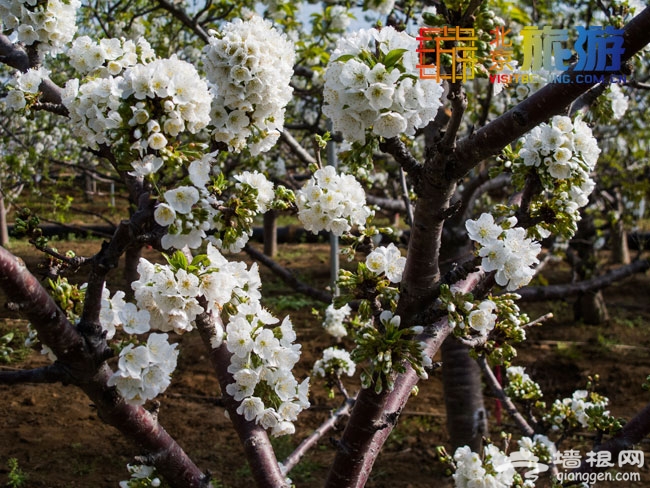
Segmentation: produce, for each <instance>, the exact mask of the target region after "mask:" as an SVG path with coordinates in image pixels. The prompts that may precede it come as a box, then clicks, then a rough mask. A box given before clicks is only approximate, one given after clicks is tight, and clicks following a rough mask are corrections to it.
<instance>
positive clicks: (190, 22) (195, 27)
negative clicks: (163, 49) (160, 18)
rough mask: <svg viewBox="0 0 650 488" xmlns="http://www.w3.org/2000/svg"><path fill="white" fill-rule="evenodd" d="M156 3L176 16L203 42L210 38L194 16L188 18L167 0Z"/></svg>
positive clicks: (159, 0)
mask: <svg viewBox="0 0 650 488" xmlns="http://www.w3.org/2000/svg"><path fill="white" fill-rule="evenodd" d="M158 4H159V5H160V6H161V7H162V8H164V9H165V10H167V11H168V12H169V13H170V14H172V15H173V16H174V17H176V19H178V20H179V21H181V22H182V23H183V24H184V25H185V26H187V27H189V28H190V29H191V30H192V31H193V32H194V33H195V34H196V35H197V36H199V37H200V38H201V40H202V41H203V42H205V43H207V42H208V41H209V40H210V36H209V35H208V33H207V32H206V31H205V29H204V28H203V26H201V24H199V23H198V22H197V20H196V18H195V19H192V18H190V16H189V15H187V13H186V12H185V11H184V10H182V9H180V8H178V7H176V6H175V5H174V4H173V3H172V2H168V1H167V0H158Z"/></svg>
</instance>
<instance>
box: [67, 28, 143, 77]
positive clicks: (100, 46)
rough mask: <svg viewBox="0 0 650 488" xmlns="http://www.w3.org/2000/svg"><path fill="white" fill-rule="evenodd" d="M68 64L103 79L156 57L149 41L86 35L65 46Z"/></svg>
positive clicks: (83, 73)
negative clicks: (95, 37)
mask: <svg viewBox="0 0 650 488" xmlns="http://www.w3.org/2000/svg"><path fill="white" fill-rule="evenodd" d="M67 54H68V57H69V58H70V64H71V65H72V67H73V68H74V69H76V70H77V71H78V72H79V73H81V74H82V75H88V74H90V75H91V76H93V77H100V78H106V77H108V76H117V75H119V74H120V73H121V72H122V71H123V70H125V69H126V68H130V67H132V66H135V65H136V64H138V63H139V62H145V63H146V62H149V61H153V60H154V59H155V57H156V54H155V52H154V51H153V49H152V48H151V45H150V44H149V42H148V41H147V40H146V39H144V38H142V37H141V38H139V39H138V40H137V41H135V42H134V41H132V40H130V39H129V40H127V39H115V38H107V39H100V40H99V41H94V40H92V39H91V38H90V37H88V36H81V37H77V38H76V39H75V40H74V42H73V43H72V46H71V47H70V49H68V52H67Z"/></svg>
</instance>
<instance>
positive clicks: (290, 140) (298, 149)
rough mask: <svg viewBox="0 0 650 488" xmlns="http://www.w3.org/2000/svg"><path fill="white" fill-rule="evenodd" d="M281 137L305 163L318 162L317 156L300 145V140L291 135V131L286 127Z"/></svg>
mask: <svg viewBox="0 0 650 488" xmlns="http://www.w3.org/2000/svg"><path fill="white" fill-rule="evenodd" d="M280 139H281V140H282V142H284V143H285V144H286V145H287V146H289V148H290V149H291V150H292V151H293V153H294V154H295V155H296V156H297V157H298V159H300V160H301V161H302V162H303V163H305V164H308V165H309V164H316V158H314V156H312V155H311V154H309V152H307V150H306V149H305V148H304V147H302V146H301V145H300V143H299V142H298V141H296V139H295V138H294V137H293V136H292V135H291V133H290V132H289V131H288V130H287V129H286V128H285V129H284V130H283V131H282V132H280Z"/></svg>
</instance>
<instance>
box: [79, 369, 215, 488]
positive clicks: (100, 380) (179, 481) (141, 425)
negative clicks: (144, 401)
mask: <svg viewBox="0 0 650 488" xmlns="http://www.w3.org/2000/svg"><path fill="white" fill-rule="evenodd" d="M112 374H113V371H112V370H111V369H110V368H109V367H108V365H107V364H106V363H104V364H103V365H102V366H101V367H100V368H99V370H98V371H97V374H96V375H95V377H94V378H93V380H92V381H91V382H89V383H86V384H83V385H81V388H82V389H83V390H84V392H85V393H86V394H87V395H88V397H89V398H90V399H91V400H92V401H93V403H94V405H95V407H96V408H97V413H98V415H99V417H100V418H101V419H102V420H103V421H104V422H106V423H107V424H109V425H112V426H113V427H115V428H116V429H117V430H119V431H120V432H121V433H122V435H124V437H126V438H127V439H129V440H131V441H133V442H134V443H135V444H137V445H138V446H139V448H140V449H142V450H143V451H144V454H145V456H146V458H147V459H148V461H149V462H151V463H152V464H153V465H155V466H156V469H157V470H158V472H159V473H160V474H161V475H162V476H163V477H164V479H165V481H167V482H168V483H169V484H170V485H171V486H172V487H174V488H209V487H210V486H211V484H210V479H209V476H206V475H204V474H203V473H202V472H201V470H199V468H198V467H197V466H196V465H195V464H194V463H193V462H192V460H191V459H190V458H189V457H188V456H187V454H186V453H185V452H184V451H183V449H182V448H181V446H179V445H178V443H177V442H176V441H175V440H174V438H173V437H171V436H170V435H169V433H168V432H167V431H166V430H165V429H164V428H163V427H162V426H161V425H160V424H159V423H158V421H157V420H156V418H155V416H154V415H152V414H151V413H149V412H148V411H147V410H145V409H144V408H142V407H136V406H133V405H129V404H127V403H126V402H125V401H124V400H123V399H122V398H121V397H120V396H119V395H118V393H117V392H116V391H115V388H110V387H108V386H106V383H107V381H108V379H109V378H110V376H111V375H112Z"/></svg>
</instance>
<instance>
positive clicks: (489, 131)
mask: <svg viewBox="0 0 650 488" xmlns="http://www.w3.org/2000/svg"><path fill="white" fill-rule="evenodd" d="M623 30H624V33H623V48H624V49H625V52H624V54H623V55H622V57H621V61H622V62H625V61H627V60H628V59H630V58H631V57H632V56H634V54H636V53H637V52H638V51H640V50H641V49H642V48H643V47H644V46H646V45H647V44H648V43H650V7H648V8H646V9H645V10H643V12H641V13H640V14H639V15H637V16H636V17H634V18H633V19H632V20H631V21H630V22H629V23H628V24H627V25H626V26H625V27H624V29H623ZM567 74H569V75H570V76H575V73H571V72H568V73H567ZM592 86H594V83H591V84H589V83H575V82H573V83H554V84H548V85H546V86H545V87H543V88H541V89H540V90H538V91H537V92H536V93H534V94H533V95H531V96H530V97H528V98H527V99H526V100H524V101H522V102H521V103H519V104H518V105H517V106H515V107H514V108H512V109H510V110H509V111H508V112H506V113H505V114H503V115H501V116H500V117H498V118H497V119H495V120H494V121H492V122H490V123H489V124H487V125H486V126H485V127H482V128H481V129H479V130H478V131H476V132H475V133H473V134H470V135H469V136H467V137H464V138H463V139H461V140H460V141H459V142H458V145H457V147H456V151H455V157H454V158H453V160H452V161H450V162H449V164H448V168H447V170H448V171H449V173H450V174H451V175H453V176H454V177H456V178H461V177H462V176H463V175H465V174H466V173H467V172H468V171H469V170H470V169H472V168H473V167H474V166H475V165H476V164H477V163H478V162H480V161H482V160H484V159H486V158H488V157H490V156H494V155H496V154H499V152H501V150H502V149H503V148H504V147H505V146H507V145H508V144H510V143H511V142H512V141H515V140H517V139H518V138H519V137H521V136H523V135H524V134H525V133H526V132H528V131H529V130H531V129H532V128H533V127H536V126H537V125H539V124H541V123H542V122H544V121H546V120H547V119H549V118H550V117H552V116H553V115H557V114H560V113H561V112H562V111H564V110H565V109H566V107H567V106H569V105H570V104H571V103H572V102H573V101H574V100H575V99H576V98H578V97H579V96H580V95H581V94H583V93H585V92H586V91H587V90H589V89H590V88H591V87H592Z"/></svg>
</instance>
